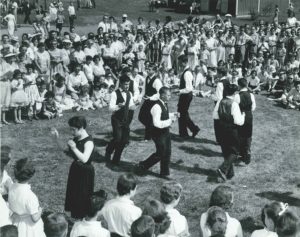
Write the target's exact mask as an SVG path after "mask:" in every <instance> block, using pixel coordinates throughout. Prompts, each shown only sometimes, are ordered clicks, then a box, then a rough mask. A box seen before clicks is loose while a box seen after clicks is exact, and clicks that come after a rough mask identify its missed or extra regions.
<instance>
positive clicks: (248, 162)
mask: <svg viewBox="0 0 300 237" xmlns="http://www.w3.org/2000/svg"><path fill="white" fill-rule="evenodd" d="M242 161H243V162H244V163H245V164H246V165H249V164H250V162H251V155H247V156H246V157H245V158H243V159H242Z"/></svg>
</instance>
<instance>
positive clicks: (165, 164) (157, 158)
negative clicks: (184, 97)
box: [139, 87, 177, 178]
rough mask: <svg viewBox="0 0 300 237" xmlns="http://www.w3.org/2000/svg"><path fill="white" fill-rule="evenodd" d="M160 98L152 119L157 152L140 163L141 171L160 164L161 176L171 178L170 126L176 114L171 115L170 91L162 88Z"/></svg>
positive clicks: (153, 138)
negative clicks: (169, 105)
mask: <svg viewBox="0 0 300 237" xmlns="http://www.w3.org/2000/svg"><path fill="white" fill-rule="evenodd" d="M159 95H160V98H159V99H158V100H157V101H156V102H155V104H154V105H153V107H152V108H151V117H152V121H153V122H152V129H151V135H152V140H153V141H154V143H155V147H156V152H155V153H153V154H152V155H151V156H150V157H149V158H148V159H146V160H144V161H142V162H140V163H139V168H140V170H148V169H149V168H150V167H152V166H153V165H155V164H156V163H158V162H160V175H161V176H162V177H165V178H168V177H169V176H170V169H169V164H170V158H171V136H170V126H171V125H172V123H174V122H175V121H176V118H177V116H176V115H175V114H169V109H168V104H167V102H168V101H169V100H170V98H171V92H170V89H169V88H167V87H162V88H160V90H159Z"/></svg>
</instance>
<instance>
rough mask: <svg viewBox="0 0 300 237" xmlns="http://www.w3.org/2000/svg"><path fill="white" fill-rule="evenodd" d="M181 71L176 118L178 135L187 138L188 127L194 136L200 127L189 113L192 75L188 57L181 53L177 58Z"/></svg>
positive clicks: (191, 95) (191, 96) (191, 97)
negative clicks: (177, 117) (177, 116)
mask: <svg viewBox="0 0 300 237" xmlns="http://www.w3.org/2000/svg"><path fill="white" fill-rule="evenodd" d="M178 60H179V62H180V64H181V68H183V72H182V74H181V77H180V84H179V101H178V112H179V113H180V116H179V119H178V125H179V136H180V137H182V138H189V137H190V136H189V134H188V129H189V130H190V131H191V132H192V137H193V138H194V137H195V136H196V135H197V134H198V133H199V131H200V128H199V127H198V126H196V125H195V124H194V122H193V121H192V120H191V118H190V115H189V107H190V104H191V101H192V99H193V89H194V88H193V80H194V76H193V73H192V72H191V69H190V68H189V66H188V58H187V56H186V55H182V56H180V57H179V58H178Z"/></svg>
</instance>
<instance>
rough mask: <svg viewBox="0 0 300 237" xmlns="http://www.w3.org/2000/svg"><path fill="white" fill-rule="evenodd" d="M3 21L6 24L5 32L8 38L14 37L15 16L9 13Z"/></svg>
mask: <svg viewBox="0 0 300 237" xmlns="http://www.w3.org/2000/svg"><path fill="white" fill-rule="evenodd" d="M3 19H4V20H5V21H6V22H7V31H8V35H9V37H10V38H12V37H14V33H15V29H16V26H17V23H16V18H15V16H14V15H13V14H12V12H11V11H10V12H8V14H7V15H6V16H5V17H4V18H3Z"/></svg>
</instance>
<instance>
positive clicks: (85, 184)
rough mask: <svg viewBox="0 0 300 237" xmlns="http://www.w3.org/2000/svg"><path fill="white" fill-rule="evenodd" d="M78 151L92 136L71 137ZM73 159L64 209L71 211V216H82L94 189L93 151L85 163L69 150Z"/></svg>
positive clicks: (87, 207)
mask: <svg viewBox="0 0 300 237" xmlns="http://www.w3.org/2000/svg"><path fill="white" fill-rule="evenodd" d="M73 140H74V142H75V143H76V147H77V149H78V150H79V151H80V152H83V151H84V144H85V143H86V142H88V141H92V142H93V138H92V137H91V136H88V137H86V138H84V139H82V140H77V139H76V138H74V139H73ZM70 153H71V155H72V157H73V158H74V161H73V163H72V165H71V167H70V171H69V177H68V184H67V192H66V201H65V210H66V211H70V212H71V216H72V217H73V218H80V219H81V218H83V217H85V216H86V215H87V213H88V210H89V199H90V197H91V196H92V194H93V191H94V178H95V170H94V167H93V165H92V164H91V162H92V157H93V153H94V151H93V152H92V154H91V156H90V158H89V159H88V161H87V162H86V163H82V162H81V161H79V160H78V159H77V157H76V155H75V154H74V153H73V152H72V151H70Z"/></svg>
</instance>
